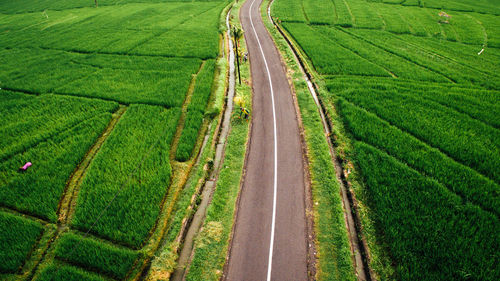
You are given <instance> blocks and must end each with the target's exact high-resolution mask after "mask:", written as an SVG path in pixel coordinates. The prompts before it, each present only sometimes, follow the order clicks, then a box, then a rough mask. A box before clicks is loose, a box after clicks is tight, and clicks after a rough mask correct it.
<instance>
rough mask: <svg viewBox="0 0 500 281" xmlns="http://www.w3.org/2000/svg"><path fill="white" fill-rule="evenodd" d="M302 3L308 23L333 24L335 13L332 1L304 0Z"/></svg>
mask: <svg viewBox="0 0 500 281" xmlns="http://www.w3.org/2000/svg"><path fill="white" fill-rule="evenodd" d="M302 5H303V9H304V14H305V15H306V17H307V19H308V22H309V23H310V24H334V22H335V19H336V17H335V16H336V13H335V6H334V5H333V1H331V0H305V1H302ZM299 11H300V10H299Z"/></svg>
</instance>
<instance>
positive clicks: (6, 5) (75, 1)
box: [0, 0, 224, 14]
mask: <svg viewBox="0 0 500 281" xmlns="http://www.w3.org/2000/svg"><path fill="white" fill-rule="evenodd" d="M221 1H224V0H195V1H193V0H98V1H97V2H98V4H99V7H101V8H102V7H103V6H117V5H123V4H130V3H143V4H145V3H147V4H151V3H165V2H174V3H169V6H170V5H175V2H202V3H203V2H221ZM94 7H95V3H94V1H88V0H59V1H51V0H23V2H22V5H19V3H16V2H8V1H7V2H1V3H0V11H1V12H2V13H5V14H16V13H30V12H43V11H46V10H56V11H59V10H67V9H76V8H94Z"/></svg>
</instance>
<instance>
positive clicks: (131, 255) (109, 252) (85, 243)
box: [55, 233, 138, 279]
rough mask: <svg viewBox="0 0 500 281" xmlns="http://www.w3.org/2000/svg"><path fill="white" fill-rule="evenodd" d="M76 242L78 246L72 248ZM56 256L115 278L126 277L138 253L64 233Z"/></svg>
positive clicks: (58, 244) (58, 243) (57, 247)
mask: <svg viewBox="0 0 500 281" xmlns="http://www.w3.org/2000/svg"><path fill="white" fill-rule="evenodd" d="M76 244H78V245H79V246H78V248H76V249H75V248H74V247H75V245H76ZM55 255H56V258H58V259H61V260H63V261H66V262H69V263H71V264H74V265H78V266H81V267H83V268H87V269H91V270H92V271H97V272H101V273H103V274H105V275H109V276H111V277H113V278H116V279H123V278H125V277H126V275H127V273H128V271H129V270H130V269H131V268H132V266H133V265H134V262H135V260H136V259H137V258H138V253H137V252H135V251H132V250H130V249H126V248H118V247H117V246H114V245H112V244H109V243H105V242H101V241H98V240H95V239H92V238H82V237H81V236H79V235H76V234H73V233H67V234H64V235H63V236H62V237H61V238H60V239H59V240H58V242H57V246H56V250H55Z"/></svg>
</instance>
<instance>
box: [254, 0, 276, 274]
mask: <svg viewBox="0 0 500 281" xmlns="http://www.w3.org/2000/svg"><path fill="white" fill-rule="evenodd" d="M254 3H255V0H253V2H252V4H251V5H250V11H249V13H248V16H249V17H250V24H251V25H252V29H253V33H254V34H255V38H257V43H258V44H259V48H260V53H261V54H262V58H263V59H264V64H265V65H266V70H267V78H268V81H269V87H270V88H271V102H272V105H273V128H274V188H273V189H274V195H273V218H272V222H271V241H270V242H269V260H268V265H267V281H271V269H272V267H273V247H274V226H275V224H276V193H277V191H278V138H277V136H278V134H277V133H276V109H275V106H274V91H273V81H272V79H271V72H270V71H269V66H268V65H267V60H266V56H265V55H264V50H263V49H262V45H261V44H260V39H259V36H258V35H257V31H255V26H254V24H253V19H252V8H253V4H254Z"/></svg>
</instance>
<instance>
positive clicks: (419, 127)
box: [330, 88, 500, 183]
mask: <svg viewBox="0 0 500 281" xmlns="http://www.w3.org/2000/svg"><path fill="white" fill-rule="evenodd" d="M330 90H333V88H330ZM336 94H338V95H340V96H342V97H344V98H345V99H346V100H348V101H350V102H352V103H354V104H356V105H358V106H360V107H362V108H364V109H366V110H368V111H370V112H373V113H375V114H376V115H377V116H380V117H381V118H383V119H385V120H387V121H388V122H389V123H391V124H393V125H395V126H397V127H399V128H401V129H402V130H405V131H407V132H409V133H410V134H412V135H413V136H415V137H417V138H419V139H421V140H422V141H424V142H426V143H428V144H429V145H431V146H433V147H436V148H439V149H440V150H441V151H443V152H444V153H446V154H447V155H450V156H451V157H452V158H453V159H456V160H457V161H459V162H461V163H462V164H464V165H466V166H469V167H471V168H473V169H475V170H477V171H478V172H480V173H482V174H483V175H485V176H487V177H489V178H490V179H492V180H494V181H496V182H497V183H498V182H500V171H499V170H498V167H500V159H499V158H498V155H499V153H500V132H499V131H498V130H497V129H495V128H493V127H491V126H488V125H486V124H484V123H482V122H480V121H478V120H475V119H472V118H470V117H469V116H467V115H465V114H463V113H459V112H457V111H455V110H453V109H450V108H448V107H445V106H443V105H441V104H439V103H436V102H433V101H429V100H426V99H423V98H421V97H419V96H418V95H411V94H405V93H404V91H402V92H398V91H394V90H378V89H370V88H365V89H356V90H353V89H349V88H347V89H345V90H342V91H336Z"/></svg>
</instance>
